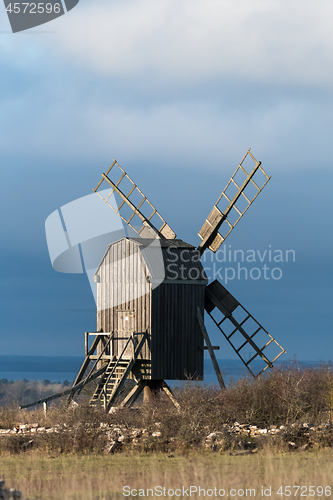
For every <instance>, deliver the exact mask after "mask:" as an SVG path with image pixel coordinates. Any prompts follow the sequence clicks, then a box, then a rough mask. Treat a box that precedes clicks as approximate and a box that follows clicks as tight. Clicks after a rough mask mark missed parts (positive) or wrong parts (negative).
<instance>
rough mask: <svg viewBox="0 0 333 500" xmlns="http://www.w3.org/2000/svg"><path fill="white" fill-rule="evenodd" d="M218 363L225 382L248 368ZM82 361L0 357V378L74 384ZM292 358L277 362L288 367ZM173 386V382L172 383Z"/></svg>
mask: <svg viewBox="0 0 333 500" xmlns="http://www.w3.org/2000/svg"><path fill="white" fill-rule="evenodd" d="M217 361H218V364H219V367H220V370H221V372H222V375H223V378H224V380H225V381H226V383H229V382H230V381H231V380H234V381H235V380H237V379H239V378H240V377H242V376H245V375H247V373H248V371H247V370H246V368H245V367H244V365H243V363H242V362H241V361H240V360H238V359H218V360H217ZM82 363H83V358H81V357H78V356H0V380H1V379H7V380H9V381H10V380H14V381H16V380H24V379H26V380H29V381H33V380H38V381H43V380H48V381H50V382H61V383H63V382H65V381H68V382H70V383H72V382H73V381H74V380H75V377H76V375H77V373H78V371H79V369H80V367H81V364H82ZM289 364H290V361H285V362H281V363H276V364H275V366H288V365H289ZM297 364H298V365H299V366H301V367H302V366H311V367H313V368H317V367H319V366H320V365H321V363H320V362H317V361H297ZM204 366H205V380H204V383H205V384H212V385H216V384H217V378H216V375H215V372H214V369H213V366H212V362H211V360H210V359H205V365H204ZM172 385H174V384H172Z"/></svg>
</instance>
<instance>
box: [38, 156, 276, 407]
mask: <svg viewBox="0 0 333 500" xmlns="http://www.w3.org/2000/svg"><path fill="white" fill-rule="evenodd" d="M245 160H246V162H247V163H249V164H250V168H249V167H248V166H246V168H245ZM246 165H247V164H246ZM269 179H270V177H268V175H267V174H266V173H265V171H264V170H263V168H262V166H261V163H260V162H258V161H256V159H255V158H254V156H253V155H252V153H251V151H250V150H248V151H247V153H246V155H245V156H244V158H243V159H242V161H241V162H240V164H239V165H238V167H237V169H236V171H235V172H234V174H233V175H232V177H231V179H230V180H229V182H228V184H227V186H226V188H225V189H224V191H223V192H222V194H221V196H220V197H219V199H218V200H217V202H216V203H215V205H214V206H213V209H212V211H211V212H210V214H209V215H208V217H207V219H206V220H205V222H204V224H203V226H202V228H201V229H200V231H199V237H200V239H201V243H200V245H199V246H198V247H197V248H195V247H194V246H192V245H190V244H188V243H185V242H184V241H182V240H180V239H177V238H176V234H175V233H174V231H173V230H172V229H171V228H170V226H169V225H168V224H167V223H166V221H165V220H164V219H163V218H162V216H161V215H160V214H159V213H158V212H157V210H156V209H155V208H154V207H153V205H152V204H151V203H150V202H149V200H148V199H147V198H146V196H144V194H143V193H142V192H141V191H140V189H139V188H138V186H137V185H136V184H135V183H134V182H133V181H132V179H131V178H130V177H129V176H128V175H127V173H126V172H125V171H124V170H123V169H122V167H121V166H120V165H119V164H118V163H117V162H116V161H115V160H114V161H113V163H112V165H111V167H110V168H109V170H108V171H107V172H106V173H105V174H102V180H101V181H100V182H99V184H98V185H97V187H96V188H95V189H94V191H95V192H96V193H97V194H98V195H99V196H100V197H101V198H102V200H103V201H104V202H105V203H106V204H108V205H109V206H110V207H111V208H112V209H113V210H114V211H115V212H116V213H117V214H118V215H119V216H120V217H121V218H122V219H123V221H124V222H125V223H126V225H127V227H128V230H129V231H128V236H127V237H124V238H122V239H121V240H119V241H116V242H115V243H112V244H111V245H109V246H108V248H107V249H106V252H105V255H104V257H103V259H102V261H101V263H100V265H99V266H98V268H97V270H96V272H95V278H94V279H95V281H96V282H97V329H96V330H97V331H96V332H86V337H85V354H86V357H85V360H84V363H83V365H82V367H81V369H80V371H79V373H78V375H77V377H76V380H75V382H74V385H73V387H72V388H71V389H68V390H67V391H65V392H64V393H61V394H59V395H64V394H68V396H69V401H70V400H71V399H72V398H73V396H74V394H75V392H79V391H81V389H82V387H83V386H84V385H86V384H87V383H89V382H91V381H92V380H94V379H97V385H96V389H95V392H94V394H93V396H92V398H91V404H92V405H96V404H101V403H102V404H103V406H104V407H105V408H106V409H110V408H111V407H112V406H113V405H114V404H115V401H116V400H117V398H118V400H119V396H120V394H121V393H122V390H123V388H124V386H125V383H126V381H127V380H128V379H129V378H130V379H132V380H133V381H134V388H133V389H132V390H131V392H129V394H127V396H126V397H125V398H124V399H123V400H122V402H121V403H120V405H121V406H125V405H130V404H132V403H133V402H134V401H135V400H136V398H137V397H138V396H139V394H140V393H141V392H142V390H143V389H145V391H146V392H148V393H149V392H150V391H155V390H157V389H162V390H164V391H165V392H166V393H167V394H168V395H169V396H170V398H171V399H172V400H173V402H174V403H175V404H177V403H176V401H175V400H174V398H173V396H172V393H171V391H170V390H169V388H168V386H167V384H166V382H165V380H174V379H177V380H186V379H189V378H196V379H199V380H202V379H203V375H204V349H208V351H209V353H210V356H211V358H212V362H213V365H214V369H215V371H216V375H217V378H218V381H219V384H220V386H221V388H223V387H224V382H223V379H222V376H221V373H220V370H219V367H218V363H217V361H216V358H215V354H214V348H213V347H212V345H211V342H210V340H209V337H208V333H207V330H206V328H205V325H204V311H206V312H207V314H208V315H209V316H210V317H211V318H212V320H213V322H214V323H215V325H216V327H217V329H218V330H219V331H220V332H221V333H222V335H223V336H224V337H225V339H226V340H227V341H228V342H229V344H230V345H231V347H232V348H233V349H234V350H235V352H236V353H237V355H238V356H239V358H240V359H241V360H242V362H243V363H244V365H245V366H246V368H247V369H248V370H249V371H250V373H251V374H252V375H253V376H258V375H260V374H261V373H262V372H263V371H264V370H266V369H267V368H268V367H270V368H271V367H272V366H273V362H274V361H276V359H277V358H279V356H281V354H283V353H284V352H285V350H284V349H283V348H282V347H281V346H280V345H279V344H278V342H277V341H276V340H275V339H274V338H273V337H272V336H271V335H270V334H269V333H268V332H267V331H266V330H265V329H264V327H263V326H262V325H261V324H260V323H259V322H258V321H257V320H256V319H255V318H254V317H253V316H252V315H251V314H250V313H249V312H248V311H247V310H246V309H245V308H244V307H243V306H242V305H241V304H240V303H239V302H238V301H237V299H236V298H235V297H234V296H233V295H232V294H231V293H230V292H228V290H227V289H226V288H225V287H224V286H223V285H222V284H221V283H220V282H219V281H217V280H215V281H213V282H212V283H210V284H208V279H207V276H206V273H205V271H204V268H203V265H202V262H201V256H202V254H203V253H204V251H205V250H206V249H209V250H211V251H212V252H217V251H218V249H219V248H220V246H221V245H222V244H223V242H224V241H225V239H226V238H227V236H228V235H229V234H230V232H231V231H232V230H233V228H234V227H235V226H236V224H237V223H238V222H239V220H240V219H241V217H242V216H243V215H244V213H245V212H246V211H247V209H248V208H249V207H250V205H251V204H252V203H253V201H254V200H255V198H256V197H257V196H258V194H259V193H260V192H261V191H262V189H263V188H264V187H265V185H266V184H267V182H268V181H269ZM101 187H103V188H104V187H107V188H108V189H107V190H103V191H102V190H101ZM115 196H116V197H118V200H119V202H117V203H115ZM91 336H93V337H94V340H93V342H92V344H91V345H90V341H89V339H90V337H91ZM205 344H206V345H205ZM249 349H250V350H251V351H252V352H253V354H252V355H251V356H250V357H249V358H247V355H248V353H249ZM246 358H247V359H246ZM258 360H260V362H261V364H260V363H258ZM59 395H55V396H54V397H57V396H59ZM52 398H53V397H52ZM49 399H50V398H49ZM45 401H46V400H45ZM45 401H44V400H43V401H40V402H45Z"/></svg>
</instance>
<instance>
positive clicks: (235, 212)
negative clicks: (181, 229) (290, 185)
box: [198, 150, 270, 254]
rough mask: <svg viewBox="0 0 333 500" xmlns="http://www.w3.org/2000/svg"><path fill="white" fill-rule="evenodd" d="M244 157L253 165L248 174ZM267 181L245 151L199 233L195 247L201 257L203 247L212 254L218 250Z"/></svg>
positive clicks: (264, 174)
mask: <svg viewBox="0 0 333 500" xmlns="http://www.w3.org/2000/svg"><path fill="white" fill-rule="evenodd" d="M247 157H248V158H251V159H252V160H253V161H254V163H255V166H254V167H253V169H252V170H251V172H250V173H248V172H247V171H246V170H245V166H244V165H243V164H244V161H245V159H246V158H247ZM258 173H260V174H262V175H261V177H262V178H263V181H261V182H257V178H258V179H259V175H258ZM269 179H270V177H268V175H267V174H266V172H265V171H264V170H263V168H262V167H261V162H258V161H257V160H256V159H255V158H254V156H253V155H252V153H251V152H250V150H248V151H247V152H246V155H245V156H244V158H243V159H242V161H241V162H240V164H239V165H238V167H237V169H236V170H235V172H234V174H233V175H232V177H231V179H230V180H229V182H228V184H227V186H226V188H225V189H224V191H223V192H222V194H221V196H220V197H219V199H218V200H217V202H216V203H215V205H214V207H213V209H212V211H211V212H210V214H209V215H208V217H207V219H206V221H205V223H204V225H203V226H202V228H201V229H200V231H199V233H198V234H199V237H200V238H201V240H202V241H201V243H200V245H199V247H198V250H199V252H200V254H203V252H204V251H205V250H206V248H209V249H210V250H211V251H212V252H216V251H217V250H218V249H219V248H220V246H221V245H222V243H223V242H224V240H225V239H226V238H227V236H228V235H229V234H230V233H231V231H232V230H233V228H234V227H235V226H236V224H237V222H239V220H240V219H241V218H242V217H243V215H244V214H245V212H246V210H247V209H248V208H249V207H250V205H252V203H253V202H254V200H255V199H256V197H257V196H258V194H259V193H260V192H261V191H262V190H263V188H264V187H265V186H266V184H267V182H268V181H269ZM240 181H241V182H240ZM250 188H251V189H250ZM222 207H223V208H222Z"/></svg>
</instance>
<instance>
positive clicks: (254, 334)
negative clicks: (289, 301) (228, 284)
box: [205, 280, 286, 377]
mask: <svg viewBox="0 0 333 500" xmlns="http://www.w3.org/2000/svg"><path fill="white" fill-rule="evenodd" d="M205 310H206V311H207V312H208V314H209V316H210V317H211V318H212V320H213V321H214V323H215V324H216V326H217V327H218V328H219V330H220V331H221V332H222V333H223V335H224V336H225V338H226V339H227V341H228V342H229V344H230V345H231V347H232V348H233V349H234V351H235V352H236V353H237V355H238V356H239V357H240V359H241V360H242V361H243V363H244V365H245V366H246V368H247V369H248V370H249V372H250V373H251V375H253V376H254V377H257V376H258V375H260V374H261V373H262V372H264V371H265V370H266V369H267V368H272V367H273V362H274V361H276V360H277V359H278V358H279V357H280V356H281V354H283V353H285V352H286V351H285V350H284V349H283V347H281V346H280V344H279V343H278V342H277V341H276V340H275V339H274V338H273V337H272V335H270V334H269V333H268V331H267V330H265V328H264V327H263V326H262V325H261V324H260V323H259V322H258V321H257V320H256V319H254V317H253V316H252V315H251V314H250V313H249V312H248V311H247V310H246V309H245V308H244V307H243V306H242V305H241V304H240V303H239V302H238V300H237V299H235V297H234V296H233V295H231V293H230V292H228V290H227V289H226V288H225V287H224V286H223V285H222V284H221V283H220V282H219V281H218V280H215V281H213V283H211V284H210V285H208V286H207V287H206V297H205ZM221 313H222V314H221ZM258 342H260V346H261V347H260V346H259V345H258ZM248 349H250V350H253V351H254V355H250V356H249V359H248V360H246V359H245V357H246V352H247V350H248ZM264 351H265V352H264ZM260 359H261V361H262V362H261V364H257V363H256V362H257V361H258V360H260ZM253 362H254V363H253Z"/></svg>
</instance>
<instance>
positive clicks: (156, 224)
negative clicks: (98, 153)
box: [93, 160, 176, 240]
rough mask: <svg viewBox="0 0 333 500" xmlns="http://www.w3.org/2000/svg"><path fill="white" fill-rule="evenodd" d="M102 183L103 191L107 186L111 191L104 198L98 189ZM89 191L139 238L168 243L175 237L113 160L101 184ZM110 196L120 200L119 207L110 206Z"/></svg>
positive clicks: (103, 175)
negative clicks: (160, 239) (114, 195)
mask: <svg viewBox="0 0 333 500" xmlns="http://www.w3.org/2000/svg"><path fill="white" fill-rule="evenodd" d="M103 181H105V183H104V185H103V187H105V186H106V184H107V185H108V186H110V187H111V189H110V190H109V191H107V194H105V191H103V196H102V194H101V192H98V189H99V188H100V187H101V186H102V183H103ZM93 191H94V192H95V193H97V194H98V195H99V196H100V198H102V200H103V201H104V202H105V203H106V204H107V205H108V206H109V207H111V208H112V210H114V211H115V212H116V213H117V214H118V215H119V216H120V217H121V218H122V220H123V221H124V222H126V224H128V225H129V226H130V227H131V228H132V229H133V230H134V231H135V232H136V233H138V234H140V236H142V237H144V238H149V237H150V238H156V237H159V238H163V239H168V240H173V239H174V238H175V237H176V234H175V232H174V231H173V230H172V229H171V227H170V226H169V225H168V224H167V223H166V222H165V220H164V219H163V217H162V216H161V215H160V214H159V213H158V212H157V210H156V209H155V208H154V207H153V205H152V204H151V203H150V201H149V200H148V199H147V198H146V196H145V195H144V194H143V193H142V191H140V189H139V188H138V186H137V185H136V184H135V183H134V182H133V181H132V179H131V178H130V177H129V176H128V175H127V174H126V172H125V170H124V169H123V168H122V167H121V166H120V165H119V163H118V162H117V161H116V160H113V163H112V165H111V167H110V168H109V170H108V171H107V172H106V174H102V180H101V181H100V182H99V184H98V185H97V187H96V188H95V189H93ZM114 193H115V194H116V195H118V197H120V203H119V206H118V205H114V203H113V204H112V203H111V196H112V195H113V194H114ZM125 193H127V194H125Z"/></svg>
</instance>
